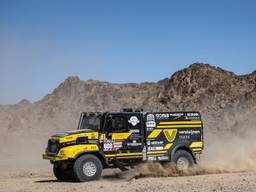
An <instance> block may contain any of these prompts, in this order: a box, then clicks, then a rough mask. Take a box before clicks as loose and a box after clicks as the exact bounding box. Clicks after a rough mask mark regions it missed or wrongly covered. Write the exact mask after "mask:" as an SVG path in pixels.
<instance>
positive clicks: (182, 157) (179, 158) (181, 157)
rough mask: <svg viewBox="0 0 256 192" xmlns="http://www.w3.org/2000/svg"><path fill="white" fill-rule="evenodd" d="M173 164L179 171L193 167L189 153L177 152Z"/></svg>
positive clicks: (192, 160)
mask: <svg viewBox="0 0 256 192" xmlns="http://www.w3.org/2000/svg"><path fill="white" fill-rule="evenodd" d="M174 163H175V164H176V166H177V168H178V169H179V170H186V169H188V168H189V167H191V166H193V165H194V159H193V157H192V155H191V154H190V153H189V152H187V151H185V150H178V151H176V152H175V154H174Z"/></svg>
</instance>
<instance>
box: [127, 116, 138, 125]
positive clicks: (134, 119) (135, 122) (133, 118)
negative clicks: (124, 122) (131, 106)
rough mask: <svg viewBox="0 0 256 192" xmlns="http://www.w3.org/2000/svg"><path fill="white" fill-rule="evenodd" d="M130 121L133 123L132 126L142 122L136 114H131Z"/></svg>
mask: <svg viewBox="0 0 256 192" xmlns="http://www.w3.org/2000/svg"><path fill="white" fill-rule="evenodd" d="M128 122H129V123H130V124H132V126H136V125H137V124H138V123H140V120H139V119H138V118H137V117H136V116H131V118H130V119H129V120H128Z"/></svg>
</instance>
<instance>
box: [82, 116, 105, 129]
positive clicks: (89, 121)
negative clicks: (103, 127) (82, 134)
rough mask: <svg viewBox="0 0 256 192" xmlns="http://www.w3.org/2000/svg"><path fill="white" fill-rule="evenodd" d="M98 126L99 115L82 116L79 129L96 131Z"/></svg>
mask: <svg viewBox="0 0 256 192" xmlns="http://www.w3.org/2000/svg"><path fill="white" fill-rule="evenodd" d="M99 128H100V117H99V116H86V115H84V116H83V119H82V122H81V125H80V127H79V129H91V130H94V131H98V130H99Z"/></svg>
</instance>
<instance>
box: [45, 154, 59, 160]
mask: <svg viewBox="0 0 256 192" xmlns="http://www.w3.org/2000/svg"><path fill="white" fill-rule="evenodd" d="M43 159H47V160H51V161H54V160H55V159H56V156H49V155H47V154H43Z"/></svg>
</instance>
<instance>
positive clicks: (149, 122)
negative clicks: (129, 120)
mask: <svg viewBox="0 0 256 192" xmlns="http://www.w3.org/2000/svg"><path fill="white" fill-rule="evenodd" d="M146 126H147V127H155V126H156V122H155V121H147V122H146Z"/></svg>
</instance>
